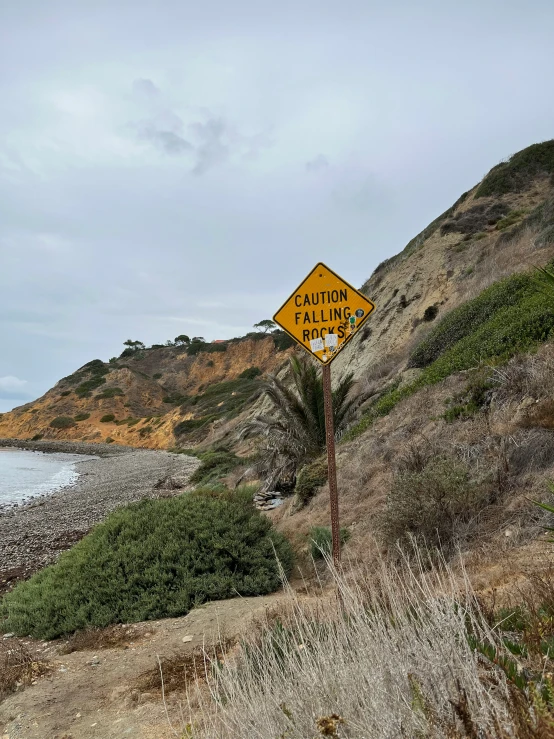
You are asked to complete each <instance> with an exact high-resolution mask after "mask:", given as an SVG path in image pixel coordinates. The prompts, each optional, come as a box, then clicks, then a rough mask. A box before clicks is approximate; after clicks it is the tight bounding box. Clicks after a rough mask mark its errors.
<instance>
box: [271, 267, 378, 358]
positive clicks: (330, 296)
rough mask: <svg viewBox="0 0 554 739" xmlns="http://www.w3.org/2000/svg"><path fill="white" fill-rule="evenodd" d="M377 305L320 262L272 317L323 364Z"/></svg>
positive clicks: (346, 341)
mask: <svg viewBox="0 0 554 739" xmlns="http://www.w3.org/2000/svg"><path fill="white" fill-rule="evenodd" d="M374 308H375V305H374V304H373V303H372V302H371V300H369V299H368V298H366V296H365V295H362V293H361V292H359V290H356V288H354V287H352V285H349V284H348V282H346V281H345V280H343V279H342V277H339V276H338V275H337V274H335V273H334V272H333V270H332V269H329V267H326V266H325V265H324V264H322V263H321V262H320V263H319V264H317V265H316V266H315V267H314V268H313V270H312V271H311V272H310V274H309V275H308V276H307V277H306V279H305V280H303V281H302V282H301V283H300V285H299V286H298V287H297V288H296V290H295V291H294V292H293V293H292V295H291V296H290V298H288V300H286V301H285V303H284V304H283V305H282V306H281V308H279V310H278V311H277V313H276V314H275V315H274V316H273V320H274V321H275V323H278V324H279V326H281V328H282V329H284V330H285V331H286V332H287V334H289V336H292V338H293V339H295V340H296V341H297V342H298V343H299V344H301V345H302V346H303V347H304V349H306V350H307V351H308V352H310V354H312V355H313V356H314V357H316V358H317V359H319V361H320V362H321V363H322V364H328V363H329V362H331V361H332V360H333V359H334V358H335V357H336V356H337V354H338V353H339V351H340V350H341V349H342V348H343V346H344V345H345V344H347V343H348V342H349V341H350V339H351V338H352V337H353V336H354V334H355V333H356V332H357V331H358V330H359V329H360V327H361V326H362V325H363V324H364V322H365V320H366V319H367V317H368V316H369V314H370V313H371V312H372V311H373V310H374Z"/></svg>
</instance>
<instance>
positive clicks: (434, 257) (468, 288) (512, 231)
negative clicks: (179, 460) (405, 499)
mask: <svg viewBox="0 0 554 739" xmlns="http://www.w3.org/2000/svg"><path fill="white" fill-rule="evenodd" d="M553 172H554V142H552V141H550V142H545V143H543V144H536V145H533V146H531V147H529V148H528V149H525V150H523V151H522V152H519V153H518V154H516V155H514V156H513V157H512V158H511V159H510V160H508V161H507V162H504V163H501V164H499V165H497V166H496V167H494V168H493V169H492V170H491V171H490V172H489V174H488V175H487V176H486V177H485V178H484V179H483V181H482V182H481V183H479V184H478V185H477V186H475V187H474V188H473V189H472V190H470V191H468V192H466V193H464V194H463V195H462V196H461V197H460V198H459V199H458V201H457V202H456V203H454V205H452V206H451V207H450V208H449V209H448V210H447V211H446V212H445V213H443V214H442V215H441V216H439V217H438V218H437V219H436V220H434V221H433V222H432V223H431V224H429V225H428V226H427V227H426V228H425V229H424V230H423V231H422V232H421V233H420V234H418V235H417V236H416V237H415V238H413V239H412V240H411V241H410V242H409V243H408V245H407V246H406V247H405V248H404V249H403V251H402V252H400V253H399V254H397V255H396V256H394V257H392V258H391V259H388V260H385V261H384V262H383V263H382V264H380V265H379V266H378V267H377V269H376V270H375V271H374V273H373V275H371V277H370V278H369V279H368V280H367V281H366V282H365V284H364V285H363V288H362V289H363V291H364V292H365V293H366V294H367V295H368V296H369V297H371V299H372V300H373V301H374V302H375V304H376V306H377V307H376V310H375V312H374V314H373V315H372V317H371V320H370V321H369V322H368V324H367V326H366V328H365V329H364V330H363V331H362V332H361V335H359V336H358V337H356V338H355V339H354V340H353V341H352V342H351V344H350V345H349V346H348V347H347V348H346V349H345V350H344V352H343V353H342V355H341V356H340V357H339V358H337V361H336V362H335V364H334V370H335V374H336V375H337V374H338V375H341V374H343V373H345V372H347V371H353V372H354V373H355V376H356V378H357V379H358V380H359V381H360V383H361V384H362V386H363V387H364V388H366V389H367V388H368V387H369V388H370V389H374V390H375V391H377V390H378V387H379V383H380V382H382V381H383V380H384V379H385V378H388V379H389V380H390V379H391V378H392V377H394V376H396V375H397V374H399V373H403V372H406V371H407V374H405V375H404V377H407V378H409V377H413V376H414V375H415V374H417V370H416V371H414V370H413V369H409V368H407V359H408V355H409V353H410V351H411V349H412V348H413V347H414V346H415V345H416V344H417V342H418V341H420V340H421V338H422V337H423V336H424V335H425V332H426V331H428V330H429V328H430V327H431V326H432V325H433V324H434V323H435V322H437V321H438V320H440V319H441V317H442V316H443V315H444V314H446V313H447V312H448V311H451V310H452V309H453V308H455V307H456V306H458V305H460V304H461V303H463V302H464V301H467V300H468V299H470V298H472V297H474V296H476V295H478V294H479V293H480V292H481V291H482V290H483V289H484V288H485V287H486V286H487V285H489V284H491V283H492V282H494V281H495V280H498V279H500V278H501V277H503V276H505V275H509V274H512V273H514V272H518V271H523V270H525V269H528V268H529V266H531V265H534V264H545V263H546V262H547V261H548V260H549V259H551V258H552V256H553V254H554V236H553V229H554V226H553V223H554V186H553V174H552V173H553ZM281 346H283V347H286V342H285V343H283V342H282V337H278V336H274V337H271V336H264V335H254V336H253V335H249V336H248V337H245V338H244V339H241V340H232V341H230V342H227V343H223V344H202V345H199V346H197V347H196V350H195V351H194V352H192V351H191V350H190V348H189V349H186V348H184V347H182V346H181V347H179V346H173V347H168V346H155V347H153V348H150V349H144V350H143V349H139V350H132V349H128V350H126V351H125V352H123V355H122V356H121V357H119V358H117V359H113V360H110V362H109V363H104V362H101V361H100V360H93V361H92V362H89V363H88V364H87V365H85V366H84V367H81V368H80V369H79V370H77V371H76V372H75V373H74V374H73V375H71V376H69V377H66V378H64V379H62V380H60V381H59V382H58V383H57V385H56V386H55V387H54V388H52V390H50V391H48V392H47V393H46V394H45V395H44V396H43V397H42V398H39V399H38V400H37V401H35V402H32V403H28V404H26V405H24V406H21V407H20V408H17V409H15V410H14V411H12V412H10V413H5V414H3V415H2V416H0V437H4V438H6V437H15V438H22V439H31V438H33V437H37V436H38V437H41V438H44V439H72V440H83V441H89V442H93V443H94V442H100V441H104V440H106V439H113V440H114V441H116V442H117V443H119V444H127V445H131V446H141V447H149V448H155V449H162V448H164V449H167V448H172V447H175V446H184V447H188V446H194V445H196V444H198V443H199V442H205V444H204V446H205V445H209V444H210V443H214V442H216V441H220V440H221V439H223V438H226V439H227V440H229V438H231V437H229V433H230V431H232V430H233V429H235V427H236V426H237V424H240V422H241V420H242V419H243V418H244V417H245V416H247V415H249V414H255V413H256V412H257V409H258V408H259V401H258V400H257V399H258V397H259V394H260V378H261V377H262V375H263V374H264V373H267V372H273V371H275V370H277V369H278V368H279V367H281V366H282V365H283V363H284V361H285V359H286V357H287V356H288V354H289V353H290V351H292V349H290V348H283V349H282V348H281ZM254 368H257V369H254ZM257 370H259V373H257ZM245 371H247V372H246V375H244V374H243V373H244V372H245ZM250 375H251V376H250ZM110 416H113V418H110ZM102 419H104V420H102Z"/></svg>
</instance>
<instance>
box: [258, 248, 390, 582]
mask: <svg viewBox="0 0 554 739" xmlns="http://www.w3.org/2000/svg"><path fill="white" fill-rule="evenodd" d="M374 309H375V305H374V304H373V303H372V302H371V300H369V298H366V296H365V295H364V294H363V293H361V292H360V291H359V290H356V288H354V287H352V285H350V284H349V283H348V282H346V280H343V279H342V277H339V276H338V275H337V274H336V273H335V272H333V270H332V269H329V267H327V266H326V265H325V264H323V263H322V262H319V264H316V266H315V267H314V268H313V270H312V271H311V272H310V273H309V275H308V276H307V277H306V278H305V279H304V280H302V282H301V283H300V285H299V286H298V287H297V288H296V290H295V291H294V292H293V293H292V295H291V296H290V297H289V298H288V299H287V300H286V301H285V302H284V303H283V305H282V306H281V307H280V308H279V310H278V311H277V313H276V314H275V315H274V316H273V320H274V321H275V323H277V324H278V325H279V326H281V328H282V329H284V330H285V331H286V332H287V334H288V335H289V336H291V337H292V338H293V339H294V340H295V341H296V342H297V343H298V344H300V346H302V347H303V348H304V349H305V350H306V351H307V352H308V353H309V354H310V355H311V356H312V357H314V358H315V359H317V360H318V361H319V362H320V363H321V364H322V365H323V400H324V407H325V440H326V443H327V466H328V473H329V474H328V479H329V495H330V498H331V534H332V539H333V563H334V565H335V567H338V566H339V565H340V528H339V496H338V491H337V465H336V460H335V430H334V423H333V395H332V392H331V362H332V361H333V359H335V358H336V357H337V356H338V354H339V353H340V351H341V349H342V348H343V347H344V346H345V345H346V344H347V343H348V342H349V341H350V339H352V338H353V336H354V335H355V334H356V333H357V331H359V329H360V328H361V327H362V325H363V324H364V323H365V321H366V319H367V318H368V316H369V314H370V313H372V312H373V310H374Z"/></svg>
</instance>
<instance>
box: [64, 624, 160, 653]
mask: <svg viewBox="0 0 554 739" xmlns="http://www.w3.org/2000/svg"><path fill="white" fill-rule="evenodd" d="M147 632H148V633H150V634H152V633H153V632H154V629H152V628H148V627H146V626H137V625H135V624H131V625H129V626H127V625H125V624H113V625H111V626H106V627H105V628H90V629H83V630H82V631H76V632H75V633H74V634H73V635H72V636H70V637H69V639H68V640H67V641H66V642H65V644H64V646H63V647H62V648H61V649H60V654H71V653H72V652H84V651H97V650H99V649H114V648H117V647H126V646H127V645H128V644H129V643H131V642H134V641H136V640H137V639H140V638H141V637H142V636H143V635H144V634H145V633H147Z"/></svg>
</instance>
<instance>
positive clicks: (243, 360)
mask: <svg viewBox="0 0 554 739" xmlns="http://www.w3.org/2000/svg"><path fill="white" fill-rule="evenodd" d="M289 354H290V350H286V351H279V350H278V349H277V348H276V345H275V342H274V341H273V339H272V338H271V337H270V336H267V337H263V338H259V339H256V340H255V339H244V340H242V341H236V342H232V343H229V344H228V345H227V347H226V349H225V351H215V352H209V353H208V352H200V353H198V354H196V355H194V356H190V355H189V354H187V352H186V350H185V349H184V348H183V347H163V348H159V349H148V350H145V351H139V352H136V354H134V355H132V356H129V357H123V358H120V359H118V360H117V361H116V362H113V363H102V362H99V360H96V361H95V362H92V363H90V365H92V366H91V367H90V366H87V365H85V366H84V367H82V368H80V369H79V370H77V372H76V373H74V374H73V375H70V376H69V377H66V378H63V379H62V380H60V381H59V382H58V383H57V384H56V385H55V387H53V388H52V389H51V390H49V391H48V392H47V393H46V394H45V395H43V396H42V397H41V398H39V399H38V400H36V401H34V402H32V403H28V404H26V405H24V406H21V407H19V408H16V409H15V410H13V411H11V412H10V413H4V414H3V415H2V416H0V438H21V439H31V438H33V437H34V436H37V435H40V436H41V437H42V438H44V439H54V440H56V439H57V440H81V441H89V442H92V443H95V442H104V441H105V440H106V439H113V441H114V442H117V443H118V444H127V445H130V446H136V447H148V448H152V449H167V448H170V447H173V446H175V443H176V439H175V435H174V427H175V425H176V424H177V423H179V422H181V421H183V420H190V419H193V418H194V417H195V415H196V414H195V408H194V404H193V403H192V402H191V404H190V409H188V408H187V407H183V403H184V402H186V401H187V400H189V401H192V399H193V398H194V397H198V396H199V397H200V398H202V396H203V394H204V393H206V394H207V395H208V396H210V394H212V395H214V396H217V394H218V392H219V393H221V395H222V397H225V396H226V394H227V393H226V390H228V395H230V396H231V398H233V399H234V398H235V397H236V394H237V391H239V392H242V394H243V395H244V396H245V398H246V399H248V397H249V392H250V390H251V391H252V393H250V394H253V393H254V392H255V390H256V388H257V386H258V384H259V379H257V378H251V379H249V378H244V379H240V375H241V374H242V373H243V372H244V371H245V370H249V369H252V368H257V369H258V370H259V371H260V373H261V374H260V375H259V377H262V376H263V375H264V374H266V373H268V372H273V371H275V370H277V369H278V368H279V367H280V366H281V365H282V364H283V363H284V362H285V361H286V359H287V357H288V356H289ZM95 378H96V379H95ZM87 383H88V386H95V385H96V386H95V387H90V389H87V387H88V386H87ZM233 383H234V384H233ZM235 385H237V387H235ZM250 385H251V386H250ZM218 404H219V407H220V408H222V409H223V406H224V405H225V403H224V402H221V401H219V400H218V401H217V403H216V404H215V406H216V408H217V406H218ZM223 410H224V411H227V409H226V408H225V409H223ZM211 415H212V416H214V418H212V419H211V420H210V421H209V422H207V423H206V425H208V424H212V425H213V423H214V422H215V421H217V420H220V421H221V418H218V415H219V414H218V413H217V410H214V412H213V413H212V414H211ZM110 416H113V418H109V417H110ZM59 419H65V420H59ZM102 419H104V420H102ZM108 419H109V420H108ZM53 422H54V426H52V425H51V424H52V423H53ZM209 430H210V428H209V427H208V428H205V429H204V430H203V432H202V433H201V434H200V438H201V437H205V436H206V435H207V434H208V433H209ZM197 440H198V438H196V439H195V441H197Z"/></svg>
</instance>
